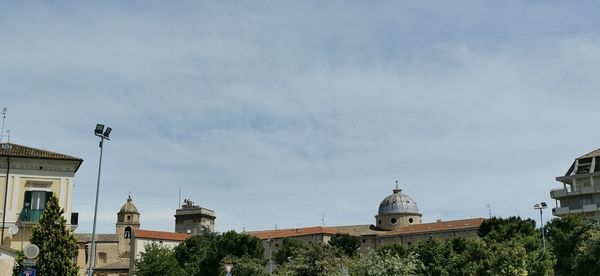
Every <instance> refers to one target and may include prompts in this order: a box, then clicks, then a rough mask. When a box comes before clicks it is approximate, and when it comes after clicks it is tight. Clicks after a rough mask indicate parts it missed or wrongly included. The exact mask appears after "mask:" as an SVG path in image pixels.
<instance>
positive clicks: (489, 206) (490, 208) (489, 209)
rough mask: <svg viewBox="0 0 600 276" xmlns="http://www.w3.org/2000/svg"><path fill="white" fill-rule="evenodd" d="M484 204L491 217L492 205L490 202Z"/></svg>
mask: <svg viewBox="0 0 600 276" xmlns="http://www.w3.org/2000/svg"><path fill="white" fill-rule="evenodd" d="M485 206H487V208H488V213H490V218H492V205H491V204H486V205H485Z"/></svg>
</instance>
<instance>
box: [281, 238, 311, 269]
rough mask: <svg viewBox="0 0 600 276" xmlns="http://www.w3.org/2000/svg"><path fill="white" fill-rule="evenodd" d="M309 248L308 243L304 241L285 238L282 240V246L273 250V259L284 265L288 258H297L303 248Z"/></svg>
mask: <svg viewBox="0 0 600 276" xmlns="http://www.w3.org/2000/svg"><path fill="white" fill-rule="evenodd" d="M306 248H307V244H306V243H305V242H303V241H300V240H296V239H290V238H285V239H283V241H282V242H281V246H280V247H279V249H277V251H275V252H273V261H275V263H277V264H279V265H282V264H284V263H285V262H287V261H288V260H291V259H292V258H295V257H296V256H298V254H300V253H301V252H302V251H303V250H305V249H306Z"/></svg>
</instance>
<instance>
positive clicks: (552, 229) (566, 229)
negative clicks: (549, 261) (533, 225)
mask: <svg viewBox="0 0 600 276" xmlns="http://www.w3.org/2000/svg"><path fill="white" fill-rule="evenodd" d="M596 227H598V226H597V225H596V224H595V223H594V221H592V220H591V219H589V218H587V217H585V216H583V215H581V214H576V215H567V216H563V217H560V218H554V219H552V220H551V221H550V222H549V223H548V224H546V226H545V231H546V233H547V235H546V238H547V240H548V244H549V245H550V246H551V247H552V251H553V252H554V254H555V255H556V259H557V260H556V274H560V275H577V273H575V272H574V271H573V267H572V264H573V258H574V257H575V255H576V252H575V251H576V248H577V246H578V244H579V243H580V242H581V240H582V239H583V237H584V235H585V233H586V232H587V231H588V230H590V229H592V228H596Z"/></svg>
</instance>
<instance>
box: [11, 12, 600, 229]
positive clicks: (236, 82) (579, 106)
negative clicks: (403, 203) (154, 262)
mask: <svg viewBox="0 0 600 276" xmlns="http://www.w3.org/2000/svg"><path fill="white" fill-rule="evenodd" d="M599 8H600V4H598V3H597V2H595V1H581V2H577V3H573V2H569V1H325V2H323V1H125V2H124V1H51V2H48V1H45V2H37V1H4V2H2V3H0V84H1V85H0V106H5V107H7V109H8V112H7V118H6V129H9V130H10V133H11V136H10V141H11V142H13V143H16V144H21V145H27V146H32V147H37V148H42V149H47V150H51V151H57V152H61V153H65V154H69V155H72V156H76V157H80V158H82V159H83V160H84V161H83V164H82V166H81V167H80V169H79V171H78V172H77V173H76V176H75V192H74V195H73V203H72V204H73V209H74V211H76V212H79V226H78V228H77V230H76V232H79V233H84V232H91V229H92V219H93V209H94V196H95V185H96V177H97V170H98V158H99V153H100V152H99V148H98V138H97V137H95V136H94V135H93V129H94V127H95V125H96V123H104V124H105V125H107V126H110V127H112V128H113V131H112V133H111V140H110V141H108V142H107V143H106V144H105V147H104V153H103V154H104V155H103V163H102V175H101V186H100V194H99V199H100V201H99V205H98V228H97V229H98V230H97V231H98V233H113V232H114V229H115V222H116V213H117V212H118V210H119V209H120V208H121V206H122V205H123V204H124V203H125V202H126V199H127V196H128V194H129V193H131V197H132V198H133V201H134V204H135V205H136V206H137V208H138V210H139V211H140V213H141V228H143V229H152V230H163V231H174V227H175V226H174V217H173V215H174V213H175V209H176V208H177V206H178V205H179V191H181V200H183V199H184V198H191V200H192V201H194V202H195V203H196V204H199V205H200V206H202V207H205V208H209V209H212V210H214V211H215V213H216V216H217V219H216V226H215V228H216V230H217V231H228V230H236V231H243V230H247V231H249V230H262V229H273V228H275V227H278V228H295V227H308V226H316V225H321V223H322V222H323V220H324V224H325V225H327V226H334V225H352V224H374V223H375V218H374V216H375V215H376V213H377V208H378V206H379V203H380V202H381V200H383V198H385V197H386V196H387V195H389V194H391V193H392V189H393V188H394V185H395V181H396V180H398V183H399V185H400V188H402V189H403V193H405V194H407V195H409V196H411V197H412V198H413V199H414V200H416V201H417V203H418V207H419V210H420V211H421V213H423V221H424V222H433V221H436V220H437V219H442V220H452V219H463V218H469V217H472V218H475V217H488V216H489V211H490V210H489V209H488V207H487V205H488V204H489V205H490V206H491V213H492V215H494V216H502V217H507V216H512V215H518V216H521V217H524V218H533V219H536V220H539V213H538V212H537V210H534V209H533V205H534V204H535V203H538V202H540V201H546V202H548V203H549V205H550V206H551V207H554V206H555V202H554V200H552V199H550V198H549V191H550V190H551V189H553V188H559V187H561V184H560V183H559V182H557V181H556V180H555V177H557V176H560V175H563V174H564V173H565V172H566V171H567V169H568V168H569V166H570V165H571V163H572V162H573V160H574V159H575V158H576V157H578V156H580V155H583V154H585V153H587V152H590V151H592V150H594V149H597V148H599V147H600V140H599V139H598V138H600V128H598V127H597V124H596V119H597V118H598V113H599V112H598V110H599V108H598V103H599V101H600V93H599V89H600V78H599V77H598V75H599V73H600V19H598V17H597V11H598V9H599ZM548 219H551V212H550V210H546V212H545V213H544V220H545V221H547V220H548Z"/></svg>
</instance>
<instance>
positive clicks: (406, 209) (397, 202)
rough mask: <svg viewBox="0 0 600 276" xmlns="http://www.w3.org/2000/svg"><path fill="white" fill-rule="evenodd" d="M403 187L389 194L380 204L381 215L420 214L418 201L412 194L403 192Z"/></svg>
mask: <svg viewBox="0 0 600 276" xmlns="http://www.w3.org/2000/svg"><path fill="white" fill-rule="evenodd" d="M401 191H402V190H401V189H398V188H396V189H394V193H393V194H391V195H389V196H387V197H386V198H385V199H383V201H382V202H381V204H379V215H389V214H419V209H418V208H417V202H415V201H414V200H413V199H412V198H411V197H410V196H407V195H405V194H402V193H401Z"/></svg>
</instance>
